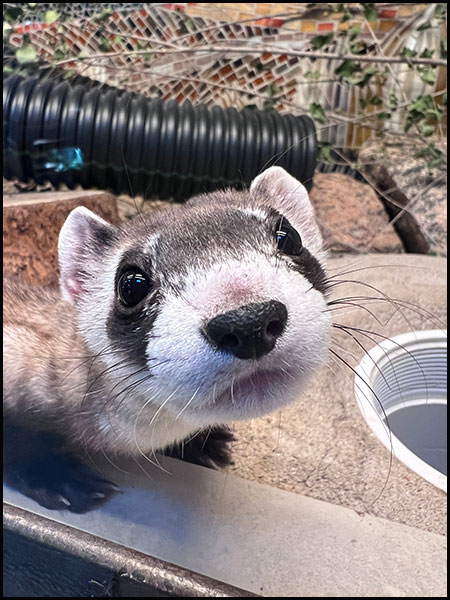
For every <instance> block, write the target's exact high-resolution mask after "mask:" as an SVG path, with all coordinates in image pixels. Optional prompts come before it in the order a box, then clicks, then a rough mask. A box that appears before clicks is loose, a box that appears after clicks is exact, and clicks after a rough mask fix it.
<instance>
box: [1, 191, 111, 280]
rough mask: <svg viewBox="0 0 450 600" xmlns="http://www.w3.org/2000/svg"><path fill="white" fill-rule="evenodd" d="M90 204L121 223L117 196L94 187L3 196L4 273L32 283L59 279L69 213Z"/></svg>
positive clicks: (105, 217)
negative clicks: (63, 233) (62, 239)
mask: <svg viewBox="0 0 450 600" xmlns="http://www.w3.org/2000/svg"><path fill="white" fill-rule="evenodd" d="M77 206H86V207H87V208H89V209H91V210H93V211H94V212H95V213H97V214H98V215H100V216H101V217H103V218H104V219H106V220H107V221H109V222H110V223H113V224H115V225H118V224H119V215H118V212H117V205H116V198H115V197H114V196H112V195H111V194H107V193H106V192H100V191H92V190H77V191H70V192H56V191H52V192H48V193H47V192H37V193H27V194H20V193H16V194H14V193H13V194H9V195H5V196H4V197H3V275H6V276H7V277H11V278H17V279H21V280H23V281H26V282H28V283H29V284H30V285H56V284H57V283H58V276H59V269H58V248H57V246H58V236H59V231H60V229H61V227H62V225H63V223H64V221H65V220H66V218H67V216H68V215H69V213H70V212H71V211H72V210H73V209H74V208H76V207H77Z"/></svg>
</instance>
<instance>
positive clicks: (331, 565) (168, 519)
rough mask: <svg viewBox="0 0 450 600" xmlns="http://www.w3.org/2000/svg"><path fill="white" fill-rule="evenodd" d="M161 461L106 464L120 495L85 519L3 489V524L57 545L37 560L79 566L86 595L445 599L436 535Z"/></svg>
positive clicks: (56, 574) (55, 570) (53, 570)
mask: <svg viewBox="0 0 450 600" xmlns="http://www.w3.org/2000/svg"><path fill="white" fill-rule="evenodd" d="M160 462H161V465H162V466H163V467H164V470H161V469H157V468H152V469H150V465H149V464H148V463H145V462H143V463H141V464H140V467H137V466H136V465H134V473H128V474H126V475H125V474H124V473H120V472H119V471H112V470H111V465H109V469H108V468H104V469H102V470H103V472H104V474H105V475H107V476H109V477H110V478H112V479H113V480H114V481H115V482H116V483H118V484H119V485H122V486H123V490H124V491H123V493H122V494H118V495H117V496H115V497H114V498H113V499H112V500H111V501H110V502H109V503H107V504H106V505H104V506H102V507H100V508H98V509H97V510H94V511H92V512H90V513H87V514H85V515H76V514H72V513H63V512H56V511H49V510H46V509H44V508H42V507H40V506H38V505H37V504H36V503H35V502H33V501H32V500H30V499H28V498H26V497H24V496H22V495H21V494H19V493H16V492H14V491H13V490H10V489H8V488H4V501H6V502H7V505H6V506H5V509H6V512H5V527H6V530H7V532H8V533H9V534H10V535H15V534H20V535H21V536H25V537H24V538H23V539H24V540H27V539H28V540H33V541H34V542H36V543H39V544H41V545H42V546H41V547H42V548H51V549H52V550H53V552H54V555H55V557H56V558H55V559H49V561H48V564H44V566H43V567H41V575H42V576H44V575H45V573H42V571H47V572H48V573H49V574H50V579H51V578H52V577H53V581H54V580H58V578H60V577H63V576H67V575H71V573H72V567H73V562H72V563H71V562H70V561H69V562H67V560H68V559H67V560H66V561H65V557H64V555H63V556H62V555H61V553H63V554H65V555H69V556H71V557H76V558H77V559H78V561H84V562H83V563H82V564H81V563H79V565H78V566H77V568H78V571H79V573H80V576H79V580H78V582H77V585H79V586H80V587H79V588H78V589H82V586H84V588H83V589H84V590H85V592H84V596H90V595H98V596H105V595H109V596H111V595H112V596H121V595H123V594H124V593H125V595H126V596H128V597H135V596H139V595H142V594H141V593H138V592H139V590H138V589H137V588H139V589H140V588H141V587H142V593H143V594H144V595H146V596H147V597H149V596H150V597H151V596H152V595H153V596H158V595H162V596H164V595H166V596H167V595H172V596H178V595H179V596H212V597H215V596H240V597H246V596H251V595H262V596H281V597H299V596H300V597H307V596H309V597H318V596H328V597H347V596H356V597H358V596H362V597H370V596H372V597H373V596H400V597H402V596H406V597H408V596H418V597H421V596H427V597H446V581H445V579H446V538H444V537H442V536H439V535H436V534H432V533H429V532H426V531H422V530H420V529H415V528H413V527H408V526H405V525H401V524H399V523H394V522H391V521H387V520H385V519H380V518H376V517H371V516H369V515H365V516H361V515H358V514H356V513H355V512H353V511H351V510H349V509H347V508H344V507H341V506H335V505H332V504H328V503H325V502H322V501H319V500H315V499H313V498H308V497H304V496H300V495H297V494H293V493H290V492H285V491H283V490H279V489H276V488H272V487H268V486H265V485H262V484H258V483H255V482H251V481H246V480H243V479H240V478H239V477H236V476H233V475H230V474H227V473H221V472H215V471H211V470H210V469H205V468H203V467H198V466H196V465H191V464H188V463H184V462H181V461H178V460H175V459H170V458H168V457H160ZM119 466H120V468H125V470H128V471H133V465H123V464H121V465H119ZM142 470H145V471H146V472H147V473H148V477H144V476H143V475H142ZM108 471H109V473H108ZM139 473H140V474H139ZM8 505H9V506H8ZM26 511H28V512H26ZM5 541H6V542H7V543H8V541H9V540H8V539H5ZM58 553H60V554H58ZM35 554H36V553H35ZM37 554H39V555H40V553H37ZM50 561H51V562H50ZM13 562H14V561H13ZM86 563H87V564H86ZM89 565H91V566H92V565H94V566H95V567H96V569H97V571H95V569H94V570H92V571H91V570H90V567H89ZM91 573H92V574H91ZM90 580H95V583H93V584H90V587H89V586H87V582H89V581H90ZM102 582H104V583H102ZM121 582H122V583H126V584H127V585H131V586H134V587H133V590H131V588H130V587H128V588H127V591H126V592H124V591H123V590H124V588H123V585H122V587H121ZM93 585H94V587H95V588H99V591H98V592H96V589H94V590H92V586H93ZM101 586H103V588H102V587H101ZM136 586H137V587H136ZM144 588H145V589H144ZM237 588H239V589H237ZM244 590H249V591H248V592H245V591H244ZM77 591H78V590H77ZM100 592H101V593H100ZM57 595H58V594H57ZM60 595H62V594H60ZM68 595H73V594H68ZM79 595H82V594H79Z"/></svg>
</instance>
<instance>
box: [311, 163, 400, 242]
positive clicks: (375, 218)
mask: <svg viewBox="0 0 450 600" xmlns="http://www.w3.org/2000/svg"><path fill="white" fill-rule="evenodd" d="M310 198H311V202H312V203H313V205H314V208H315V211H316V215H317V220H318V222H319V227H320V230H321V232H322V236H323V238H324V242H325V247H326V248H327V249H328V250H331V251H335V252H358V253H359V252H369V251H370V252H402V251H403V246H402V243H401V241H400V239H399V237H398V236H397V234H396V233H395V230H394V228H393V227H392V225H391V224H390V222H389V217H388V215H387V213H386V211H385V209H384V207H383V204H382V203H381V202H380V200H379V199H378V197H377V194H376V193H375V192H374V190H373V189H372V188H371V187H370V185H367V184H364V183H360V182H359V181H356V180H355V179H353V178H352V177H350V176H349V175H342V174H340V173H316V175H315V176H314V186H313V189H312V190H311V193H310Z"/></svg>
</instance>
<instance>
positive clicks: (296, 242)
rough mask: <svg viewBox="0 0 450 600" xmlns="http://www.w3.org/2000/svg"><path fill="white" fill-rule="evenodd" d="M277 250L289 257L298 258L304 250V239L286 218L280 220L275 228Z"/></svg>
mask: <svg viewBox="0 0 450 600" xmlns="http://www.w3.org/2000/svg"><path fill="white" fill-rule="evenodd" d="M275 239H276V241H277V250H279V251H280V252H283V254H288V255H289V256H298V255H299V254H300V253H301V251H302V250H303V244H302V238H301V237H300V235H299V234H298V232H297V231H296V230H295V229H294V228H293V227H292V225H291V224H290V223H289V221H288V220H287V219H285V218H281V219H278V221H277V224H276V227H275Z"/></svg>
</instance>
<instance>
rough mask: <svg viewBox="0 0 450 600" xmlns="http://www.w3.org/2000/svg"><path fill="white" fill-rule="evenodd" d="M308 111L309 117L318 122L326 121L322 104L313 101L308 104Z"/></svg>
mask: <svg viewBox="0 0 450 600" xmlns="http://www.w3.org/2000/svg"><path fill="white" fill-rule="evenodd" d="M309 113H310V115H311V117H312V118H313V119H314V120H315V121H317V122H318V123H326V122H327V121H328V119H327V116H326V115H325V111H324V110H323V108H322V106H321V105H320V104H317V103H316V102H313V103H312V104H310V105H309Z"/></svg>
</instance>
